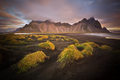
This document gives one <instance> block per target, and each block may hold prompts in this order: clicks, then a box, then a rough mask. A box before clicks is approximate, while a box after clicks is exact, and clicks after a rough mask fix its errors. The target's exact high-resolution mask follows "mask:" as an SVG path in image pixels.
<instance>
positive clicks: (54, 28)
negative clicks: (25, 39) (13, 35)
mask: <svg viewBox="0 0 120 80" xmlns="http://www.w3.org/2000/svg"><path fill="white" fill-rule="evenodd" d="M17 32H41V33H46V32H47V33H51V32H53V33H55V32H56V33H60V32H106V33H108V32H109V31H108V30H107V29H106V28H105V27H103V28H102V27H101V24H100V22H99V21H98V20H95V19H94V17H91V18H89V19H88V20H87V19H86V18H83V19H82V20H81V21H79V22H77V23H74V24H73V25H71V24H69V23H61V22H52V21H50V20H46V21H34V20H32V21H31V22H30V23H29V24H26V25H25V26H24V27H23V28H21V29H20V30H19V31H17Z"/></svg>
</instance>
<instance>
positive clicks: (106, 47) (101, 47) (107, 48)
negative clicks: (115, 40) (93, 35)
mask: <svg viewBox="0 0 120 80" xmlns="http://www.w3.org/2000/svg"><path fill="white" fill-rule="evenodd" d="M99 49H101V50H112V48H111V47H110V46H108V45H102V46H100V47H99Z"/></svg>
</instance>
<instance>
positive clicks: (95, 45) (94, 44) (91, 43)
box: [86, 42, 99, 48]
mask: <svg viewBox="0 0 120 80" xmlns="http://www.w3.org/2000/svg"><path fill="white" fill-rule="evenodd" d="M86 43H87V44H89V45H91V46H92V47H97V48H99V45H98V44H96V43H94V42H86Z"/></svg>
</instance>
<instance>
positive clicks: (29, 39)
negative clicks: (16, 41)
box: [26, 38, 34, 41]
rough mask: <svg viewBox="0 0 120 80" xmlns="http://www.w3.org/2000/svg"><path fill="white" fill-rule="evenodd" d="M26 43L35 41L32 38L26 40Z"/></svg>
mask: <svg viewBox="0 0 120 80" xmlns="http://www.w3.org/2000/svg"><path fill="white" fill-rule="evenodd" d="M26 41H34V40H33V39H31V38H28V39H26Z"/></svg>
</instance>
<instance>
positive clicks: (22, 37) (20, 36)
mask: <svg viewBox="0 0 120 80" xmlns="http://www.w3.org/2000/svg"><path fill="white" fill-rule="evenodd" d="M17 39H25V36H24V35H19V36H18V38H17Z"/></svg>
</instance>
